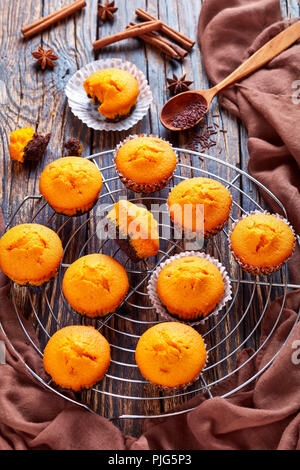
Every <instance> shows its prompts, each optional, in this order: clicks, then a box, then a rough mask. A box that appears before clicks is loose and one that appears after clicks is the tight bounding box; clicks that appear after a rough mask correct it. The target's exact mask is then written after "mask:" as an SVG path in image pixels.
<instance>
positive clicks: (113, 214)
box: [107, 200, 159, 258]
mask: <svg viewBox="0 0 300 470" xmlns="http://www.w3.org/2000/svg"><path fill="white" fill-rule="evenodd" d="M107 218H108V219H109V220H111V221H112V222H113V223H114V225H115V226H116V227H117V229H118V232H119V234H120V235H122V236H124V238H127V237H128V238H129V242H130V243H131V245H132V246H133V248H134V250H135V251H136V253H137V255H138V256H139V257H140V258H147V257H148V256H155V255H156V254H157V252H158V250H159V235H158V225H157V222H156V220H155V219H154V217H153V215H152V214H151V212H150V211H148V210H147V209H146V208H144V207H140V206H137V205H136V204H133V203H132V202H129V201H127V200H120V201H118V202H117V203H116V204H115V205H114V207H113V208H112V210H111V211H110V212H109V213H108V214H107ZM115 235H116V237H115V238H117V236H118V234H117V233H116V234H115Z"/></svg>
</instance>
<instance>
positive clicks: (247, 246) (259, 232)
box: [230, 213, 295, 267]
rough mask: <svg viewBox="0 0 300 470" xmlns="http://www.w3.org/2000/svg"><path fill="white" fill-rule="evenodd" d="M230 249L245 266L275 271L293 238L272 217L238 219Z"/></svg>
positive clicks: (289, 247) (290, 248)
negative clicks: (273, 268) (271, 268)
mask: <svg viewBox="0 0 300 470" xmlns="http://www.w3.org/2000/svg"><path fill="white" fill-rule="evenodd" d="M230 242H231V248H232V250H233V252H234V253H235V254H236V256H237V257H238V258H239V259H240V260H241V261H242V262H243V263H245V264H248V265H250V266H256V267H274V266H277V265H279V264H281V263H282V262H283V261H285V260H286V259H287V258H288V257H289V256H290V255H291V254H292V251H293V248H294V243H295V237H294V234H293V232H292V230H291V229H290V227H289V226H288V225H287V223H286V222H284V221H283V220H282V219H281V218H279V217H278V216H276V215H272V214H264V213H257V214H250V215H249V216H247V217H245V218H243V219H241V220H240V221H239V222H238V223H237V224H236V225H235V227H234V229H233V231H232V233H231V235H230Z"/></svg>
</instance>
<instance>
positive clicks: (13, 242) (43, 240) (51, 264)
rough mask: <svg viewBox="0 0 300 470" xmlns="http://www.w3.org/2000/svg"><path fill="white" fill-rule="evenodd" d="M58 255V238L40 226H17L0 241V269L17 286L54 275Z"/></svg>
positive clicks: (37, 283) (61, 249)
mask: <svg viewBox="0 0 300 470" xmlns="http://www.w3.org/2000/svg"><path fill="white" fill-rule="evenodd" d="M62 256H63V247H62V243H61V240H60V238H59V236H58V235H57V234H56V233H55V232H54V231H53V230H51V229H50V228H48V227H45V226H44V225H39V224H22V225H17V226H15V227H13V228H11V229H10V230H8V231H7V232H6V233H5V234H4V235H3V236H2V238H1V240H0V269H1V270H2V271H3V272H4V274H6V276H8V277H9V278H10V279H11V280H13V281H14V282H15V283H17V284H20V285H32V286H41V285H42V284H44V283H45V282H47V281H49V280H50V279H51V278H53V277H54V276H56V274H57V270H58V267H59V265H60V262H61V259H62Z"/></svg>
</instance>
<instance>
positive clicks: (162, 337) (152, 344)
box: [135, 322, 207, 389]
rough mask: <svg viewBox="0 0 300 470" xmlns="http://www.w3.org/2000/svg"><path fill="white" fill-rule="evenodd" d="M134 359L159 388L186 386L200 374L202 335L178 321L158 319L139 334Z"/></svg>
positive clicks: (204, 354)
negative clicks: (161, 321)
mask: <svg viewBox="0 0 300 470" xmlns="http://www.w3.org/2000/svg"><path fill="white" fill-rule="evenodd" d="M135 360H136V363H137V366H138V368H139V370H140V372H141V374H142V375H143V377H145V378H146V379H147V380H149V382H151V383H152V384H155V385H158V386H159V387H160V388H166V389H177V388H183V387H187V386H188V385H190V384H191V383H193V382H194V381H195V380H197V379H198V378H199V375H200V373H201V371H202V369H203V367H204V366H205V363H206V360H207V352H206V347H205V343H204V341H203V338H202V336H201V335H200V334H199V333H198V332H197V331H196V330H195V329H194V328H192V327H191V326H189V325H185V324H183V323H179V322H163V323H158V324H156V325H154V326H152V327H151V328H149V329H148V330H146V331H145V333H143V334H142V336H141V337H140V339H139V341H138V344H137V347H136V351H135Z"/></svg>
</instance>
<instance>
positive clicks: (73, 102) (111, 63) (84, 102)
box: [65, 59, 153, 131]
mask: <svg viewBox="0 0 300 470" xmlns="http://www.w3.org/2000/svg"><path fill="white" fill-rule="evenodd" d="M106 68H118V69H122V70H126V71H127V72H129V73H131V74H132V75H133V76H134V77H135V78H136V80H137V82H138V85H139V90H140V94H139V97H138V100H137V103H136V106H135V108H134V110H133V111H132V113H131V114H130V116H128V117H126V118H125V119H123V120H121V121H119V122H108V121H106V119H105V117H104V116H102V115H101V114H100V113H99V111H98V110H97V106H96V105H95V104H94V103H92V101H91V100H90V99H89V98H88V97H87V94H86V92H85V90H84V88H83V83H84V81H85V80H86V79H87V78H88V77H89V76H90V75H92V74H93V73H95V72H97V71H98V70H101V69H106ZM65 92H66V95H67V98H68V102H69V106H70V108H71V110H72V112H73V114H74V115H75V116H77V117H78V119H80V120H81V121H82V122H84V123H85V124H86V125H87V126H88V127H90V128H92V129H95V130H97V131H103V130H105V131H124V130H127V129H130V128H131V127H133V126H134V125H135V124H136V123H137V122H139V121H140V120H141V119H143V117H144V116H145V115H146V113H147V111H148V109H149V107H150V105H151V103H152V100H153V96H152V92H151V90H150V87H149V84H148V82H147V80H146V78H145V75H144V74H143V72H141V70H139V69H138V68H137V67H136V66H135V65H134V64H132V63H131V62H128V61H125V60H122V59H101V60H96V61H94V62H91V63H90V64H87V65H85V66H84V67H83V68H81V69H80V70H78V71H77V72H76V73H75V74H74V75H73V76H72V77H71V78H70V80H69V81H68V83H67V86H66V89H65Z"/></svg>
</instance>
